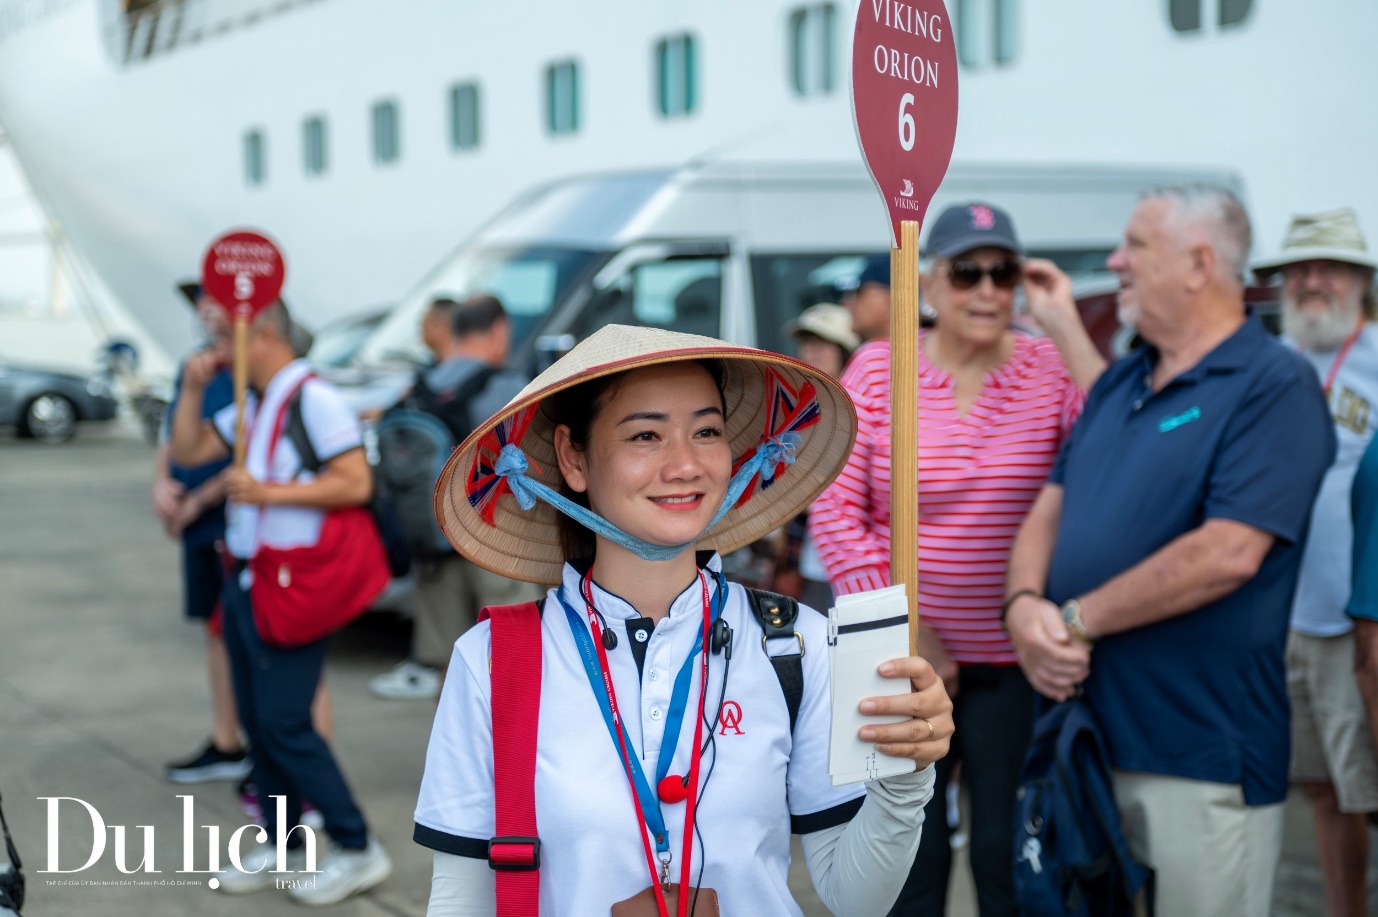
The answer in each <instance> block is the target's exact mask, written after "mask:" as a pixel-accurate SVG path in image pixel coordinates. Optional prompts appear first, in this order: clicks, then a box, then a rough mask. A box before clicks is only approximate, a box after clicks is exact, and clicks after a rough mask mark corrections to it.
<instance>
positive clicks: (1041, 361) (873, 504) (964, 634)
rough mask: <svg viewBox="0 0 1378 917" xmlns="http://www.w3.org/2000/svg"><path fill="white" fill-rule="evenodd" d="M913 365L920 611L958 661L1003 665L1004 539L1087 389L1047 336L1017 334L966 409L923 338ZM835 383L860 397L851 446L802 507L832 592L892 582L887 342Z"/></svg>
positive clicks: (1008, 542) (1010, 659)
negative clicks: (834, 474) (842, 463)
mask: <svg viewBox="0 0 1378 917" xmlns="http://www.w3.org/2000/svg"><path fill="white" fill-rule="evenodd" d="M918 368H919V614H920V615H921V616H922V617H923V620H924V623H925V624H927V625H928V626H929V627H931V628H933V630H934V631H935V632H936V633H937V635H938V637H939V638H940V639H941V640H942V642H943V646H944V647H945V648H946V649H947V652H948V654H949V655H950V656H951V657H952V658H953V660H954V661H956V662H959V663H961V662H965V663H986V664H995V665H1009V664H1012V663H1014V662H1015V656H1014V649H1013V647H1012V646H1011V645H1010V642H1009V638H1008V637H1006V635H1005V632H1004V630H1002V629H1001V627H1000V606H1001V605H1002V604H1003V603H1004V598H1005V573H1006V567H1007V565H1008V562H1009V555H1010V547H1011V546H1012V545H1013V543H1014V537H1015V535H1016V534H1018V532H1019V526H1020V525H1021V524H1022V523H1023V521H1024V517H1025V516H1026V515H1027V514H1028V511H1029V508H1030V506H1032V505H1033V501H1034V499H1035V498H1036V497H1037V496H1038V492H1039V490H1040V489H1041V488H1042V487H1043V484H1044V482H1045V481H1046V480H1047V478H1048V472H1049V471H1050V470H1051V469H1052V467H1053V461H1054V459H1056V458H1057V452H1058V449H1059V448H1060V447H1061V445H1062V442H1063V440H1064V439H1065V438H1066V436H1067V433H1068V431H1069V430H1070V429H1071V427H1072V423H1073V421H1075V420H1076V418H1077V416H1078V415H1079V414H1080V413H1081V408H1082V405H1083V404H1084V403H1085V401H1086V393H1085V392H1084V391H1082V390H1081V388H1079V387H1078V386H1077V384H1076V383H1075V382H1073V381H1072V378H1071V376H1069V375H1068V373H1067V370H1066V368H1065V367H1064V366H1063V364H1062V358H1061V357H1060V356H1059V355H1058V352H1057V349H1056V348H1055V347H1054V346H1053V344H1052V342H1051V341H1049V340H1047V339H1045V338H1032V337H1028V336H1025V335H1022V334H1016V335H1015V345H1014V351H1013V353H1012V354H1011V355H1010V358H1009V360H1007V361H1006V362H1005V363H1004V364H1003V365H1001V366H1000V367H998V368H997V369H995V370H993V371H992V372H990V373H988V374H987V375H986V379H985V386H984V387H983V388H982V390H981V395H980V397H979V398H977V400H976V403H975V404H974V405H972V407H971V410H970V411H969V412H968V413H967V415H966V416H965V417H963V416H961V415H959V414H958V413H957V406H956V402H955V401H954V399H953V391H952V377H951V376H950V375H949V374H948V373H946V372H944V371H942V370H940V369H938V368H937V367H935V366H934V365H933V364H932V363H930V362H929V361H928V359H927V357H925V355H924V352H923V346H922V342H920V347H919V361H918ZM842 384H843V386H844V387H845V388H846V389H847V391H848V392H849V393H850V394H851V396H852V399H853V400H854V401H855V402H856V409H857V416H858V418H859V420H860V429H859V431H858V433H857V441H856V447H855V448H854V449H853V450H852V456H851V458H850V459H849V460H848V461H847V465H846V467H845V468H844V469H843V470H842V473H841V474H840V475H839V476H838V478H837V480H836V481H834V482H833V484H832V486H830V487H829V488H828V489H827V491H825V492H824V494H823V495H822V496H821V497H819V499H818V501H817V502H816V503H815V504H814V505H813V508H812V510H811V511H810V513H809V530H810V531H811V533H812V534H813V539H814V543H815V544H816V545H817V547H818V552H819V554H820V556H821V557H822V559H823V564H824V566H826V567H827V568H828V574H829V576H830V577H831V579H832V585H833V588H834V589H835V590H836V591H837V592H838V594H846V593H851V592H861V591H863V590H866V589H879V588H882V587H884V586H888V585H889V584H890V342H889V341H875V342H873V343H870V344H867V345H866V346H864V347H862V348H861V349H860V350H858V351H857V353H856V356H855V357H853V358H852V362H851V364H850V365H849V366H848V367H847V371H846V372H845V373H844V374H843V376H842Z"/></svg>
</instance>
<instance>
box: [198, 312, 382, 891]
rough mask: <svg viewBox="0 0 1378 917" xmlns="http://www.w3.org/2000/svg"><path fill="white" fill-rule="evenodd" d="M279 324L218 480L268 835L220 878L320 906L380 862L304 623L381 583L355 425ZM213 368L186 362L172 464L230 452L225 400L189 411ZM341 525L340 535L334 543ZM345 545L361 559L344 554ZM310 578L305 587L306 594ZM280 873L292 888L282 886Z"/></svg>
mask: <svg viewBox="0 0 1378 917" xmlns="http://www.w3.org/2000/svg"><path fill="white" fill-rule="evenodd" d="M290 329H291V321H290V319H289V318H288V315H287V310H286V307H284V306H283V305H282V304H281V303H280V302H279V303H276V304H274V305H273V306H270V307H269V308H268V309H266V310H264V311H263V312H262V313H260V314H259V315H258V317H257V318H255V319H254V321H253V324H252V326H251V329H250V332H249V340H248V345H247V364H248V383H249V387H250V389H251V391H250V393H249V395H248V397H247V400H246V404H245V409H244V423H243V435H244V437H245V440H246V446H247V448H246V450H245V460H244V466H243V467H242V468H240V467H236V468H231V469H229V470H227V471H226V472H225V476H226V487H227V490H228V495H229V504H228V513H227V525H226V532H225V543H226V547H227V549H228V550H229V552H230V554H231V555H232V556H233V558H234V567H233V569H232V571H231V575H230V576H229V577H228V578H227V580H226V583H225V592H224V617H225V625H224V629H225V645H226V649H227V650H228V651H229V656H230V668H231V676H232V679H233V682H234V692H235V702H236V705H237V707H238V710H239V715H240V720H241V723H242V725H243V727H244V732H245V734H246V735H247V736H248V738H249V742H250V743H251V745H252V747H253V749H254V753H253V761H254V763H253V773H252V779H253V783H254V785H255V786H256V787H257V788H258V793H259V801H260V805H261V806H262V810H263V817H264V828H265V829H266V830H264V831H261V832H259V833H258V835H257V839H258V841H259V843H258V845H257V846H255V847H254V848H253V849H251V850H249V851H242V850H241V851H240V854H241V855H240V859H239V860H238V861H235V860H233V859H232V860H231V863H232V864H234V865H231V866H229V867H228V868H226V869H225V870H223V871H221V872H220V873H219V874H218V875H217V876H216V880H217V883H218V885H217V887H218V888H219V890H220V891H222V892H226V893H231V894H233V893H243V892H252V891H261V890H265V889H268V888H273V887H274V886H275V885H278V884H279V883H280V882H281V883H283V885H285V886H286V887H287V890H288V893H289V894H290V895H292V897H293V898H294V899H296V900H297V901H299V902H301V903H304V904H331V903H334V902H336V901H341V900H343V899H345V898H347V897H349V896H350V895H352V894H354V893H356V892H360V891H363V890H365V889H367V888H370V887H372V886H374V885H377V884H378V883H379V882H382V881H383V880H384V879H385V878H387V876H388V875H389V874H390V873H391V871H392V864H391V862H390V861H389V859H388V856H387V853H386V852H385V851H384V850H383V848H382V846H381V845H379V843H378V842H377V841H376V840H375V839H373V838H372V837H371V836H370V834H369V832H368V827H367V825H366V824H365V822H364V816H363V813H362V812H361V811H360V810H359V807H358V806H357V805H356V804H355V802H354V799H353V796H352V794H351V793H350V790H349V786H348V784H347V783H346V782H345V778H344V774H343V773H342V772H341V771H340V767H339V765H338V764H337V763H336V761H335V756H334V754H333V753H332V752H331V750H330V746H329V745H328V744H327V743H326V741H325V740H324V739H323V738H322V737H321V736H320V735H319V734H318V733H317V732H316V730H315V728H314V727H313V725H312V721H311V702H312V699H313V698H314V697H315V694H316V689H317V686H318V685H319V683H320V679H321V672H322V669H323V666H324V663H325V654H326V647H327V642H328V641H327V639H326V638H327V637H328V635H329V632H328V631H325V632H320V630H319V629H316V630H312V629H311V628H312V627H313V626H315V625H317V624H318V623H319V619H325V618H331V619H332V621H334V620H337V619H336V618H335V617H333V616H336V615H338V611H337V609H338V608H339V606H340V605H341V604H345V603H347V604H350V605H351V606H353V607H351V608H349V609H348V610H347V611H348V612H349V613H352V614H357V613H358V612H361V611H362V610H363V608H364V607H365V606H366V605H367V604H368V603H370V602H372V601H373V599H374V598H376V597H377V595H378V593H380V592H381V591H382V590H383V588H385V587H386V585H387V582H388V579H389V575H388V569H387V561H386V558H385V557H384V554H383V549H382V544H381V542H380V541H379V538H378V534H377V532H376V530H375V529H374V527H373V522H372V519H371V517H369V515H368V513H367V512H366V511H365V510H363V509H362V507H363V506H364V505H365V504H366V503H367V502H368V501H369V499H370V497H371V495H372V490H373V480H372V474H371V472H370V470H369V466H368V461H367V459H366V458H365V456H364V450H363V443H362V438H361V434H360V430H359V425H358V422H357V420H356V419H355V417H354V415H353V412H352V411H350V409H349V407H348V405H346V404H345V402H344V400H343V399H342V398H341V397H340V395H339V393H338V392H336V391H335V389H334V388H332V387H331V386H330V385H328V384H326V383H325V382H323V381H321V380H320V379H318V378H316V377H315V376H314V375H313V374H312V373H311V371H310V368H309V367H308V366H307V364H306V363H305V362H304V361H302V360H299V359H297V357H296V353H295V352H294V349H293V347H292V344H291V330H290ZM216 362H217V360H216V357H215V355H213V354H211V353H202V354H198V355H196V356H194V357H192V358H191V359H190V360H188V361H187V365H186V369H185V371H184V374H183V383H182V385H183V388H182V398H181V400H180V401H179V403H178V406H177V413H176V415H175V416H174V417H173V421H172V458H173V460H174V461H176V462H178V463H179V464H183V465H200V464H204V463H205V462H208V461H213V460H215V459H217V458H223V457H225V456H228V455H229V454H230V452H231V448H232V445H233V443H234V441H235V438H236V436H237V435H238V432H239V431H238V430H237V429H236V427H237V423H236V420H237V412H236V409H235V406H234V405H230V406H229V407H227V408H225V409H223V410H221V411H220V412H218V413H217V414H216V415H215V416H214V418H213V419H212V420H211V421H206V420H203V419H202V416H201V413H202V400H203V397H204V392H205V387H206V385H207V383H208V382H209V381H210V379H211V377H212V376H213V375H214V373H215V365H216ZM295 424H300V425H301V426H302V427H303V428H304V432H305V443H304V445H309V446H310V449H311V451H313V452H314V453H315V455H314V457H307V456H304V455H302V454H301V451H300V450H299V449H298V447H297V445H296V443H297V442H298V441H299V440H298V438H297V437H295V436H292V435H290V434H289V432H288V431H289V429H290V428H291V427H293V426H294V425H295ZM312 459H314V461H313V460H312ZM313 466H314V471H313V470H312V468H313ZM350 522H353V523H354V524H353V525H348V526H346V523H350ZM341 532H345V533H346V534H348V535H349V536H350V537H349V538H348V539H346V540H343V541H341V540H340V539H338V538H337V537H336V536H337V535H338V534H340V533H341ZM357 544H362V551H350V550H348V549H350V548H353V547H354V546H355V545H357ZM322 548H324V549H325V550H324V551H321V550H320V549H322ZM321 555H324V556H323V557H322V556H321ZM313 559H314V560H315V561H316V563H315V564H314V565H313V564H312V563H311V561H312V560H313ZM265 560H270V561H271V563H267V564H265ZM361 577H362V578H361ZM307 584H312V587H311V590H310V592H309V594H307V595H304V596H303V595H301V593H302V592H303V590H305V589H306V587H307ZM322 584H323V585H322ZM327 593H328V594H327ZM270 611H271V612H272V613H271V614H270ZM289 614H293V615H295V614H300V615H301V616H300V617H291V618H289V617H288V615H289ZM339 623H341V624H342V623H343V622H342V621H339ZM303 797H309V798H310V799H311V801H312V802H313V803H314V804H315V806H316V808H317V809H318V810H319V811H320V813H321V816H322V818H323V820H324V823H325V829H326V831H327V832H329V834H330V837H331V840H332V841H333V842H334V847H333V849H332V851H331V852H330V853H329V854H328V855H327V856H326V857H325V859H324V861H323V863H322V865H321V866H320V868H319V870H317V867H316V865H315V862H314V860H315V859H316V856H315V846H316V845H315V835H314V832H312V831H311V830H310V829H308V828H302V827H301V825H300V818H301V806H302V800H303ZM279 848H286V849H285V850H282V849H279ZM298 871H303V872H304V871H315V872H314V874H312V875H301V876H298V875H296V873H297V872H298ZM289 879H290V880H294V881H292V882H290V883H288V882H284V881H283V880H289Z"/></svg>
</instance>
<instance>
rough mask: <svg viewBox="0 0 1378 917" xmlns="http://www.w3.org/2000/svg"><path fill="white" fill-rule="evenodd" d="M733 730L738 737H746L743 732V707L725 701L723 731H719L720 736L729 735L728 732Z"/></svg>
mask: <svg viewBox="0 0 1378 917" xmlns="http://www.w3.org/2000/svg"><path fill="white" fill-rule="evenodd" d="M729 729H731V730H732V731H733V732H735V733H736V734H737V735H739V736H740V735H746V733H744V732H742V705H741V704H739V703H737V702H736V701H734V700H730V701H724V702H723V705H722V729H720V730H718V735H720V736H725V735H727V730H729Z"/></svg>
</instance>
